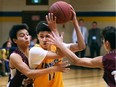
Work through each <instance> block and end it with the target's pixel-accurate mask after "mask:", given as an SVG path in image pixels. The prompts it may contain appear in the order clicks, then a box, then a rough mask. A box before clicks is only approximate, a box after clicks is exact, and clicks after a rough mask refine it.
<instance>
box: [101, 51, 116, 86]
mask: <svg viewBox="0 0 116 87" xmlns="http://www.w3.org/2000/svg"><path fill="white" fill-rule="evenodd" d="M103 66H104V75H103V78H104V80H105V81H106V83H107V84H108V86H110V87H116V84H115V80H114V76H113V75H112V74H111V73H112V71H114V70H116V52H115V51H111V52H109V53H108V54H106V55H105V56H103Z"/></svg>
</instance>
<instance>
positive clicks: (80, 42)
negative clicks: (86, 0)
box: [70, 5, 85, 52]
mask: <svg viewBox="0 0 116 87" xmlns="http://www.w3.org/2000/svg"><path fill="white" fill-rule="evenodd" d="M70 7H71V8H72V13H73V15H74V17H73V19H72V23H73V25H74V29H75V31H76V35H77V39H78V42H77V44H73V45H72V46H71V47H70V49H71V50H72V51H74V52H75V51H81V50H83V49H85V42H84V39H83V36H82V33H81V31H80V27H79V24H78V21H77V18H76V13H75V10H74V8H73V7H72V6H71V5H70Z"/></svg>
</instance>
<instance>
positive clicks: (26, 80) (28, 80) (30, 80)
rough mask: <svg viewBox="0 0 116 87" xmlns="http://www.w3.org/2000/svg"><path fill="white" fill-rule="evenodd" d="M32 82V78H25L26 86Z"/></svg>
mask: <svg viewBox="0 0 116 87" xmlns="http://www.w3.org/2000/svg"><path fill="white" fill-rule="evenodd" d="M32 83H33V80H32V79H30V78H27V79H24V80H23V84H24V85H25V87H27V85H29V84H32Z"/></svg>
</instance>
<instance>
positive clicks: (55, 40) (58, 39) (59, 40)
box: [47, 32, 64, 48]
mask: <svg viewBox="0 0 116 87" xmlns="http://www.w3.org/2000/svg"><path fill="white" fill-rule="evenodd" d="M48 35H49V37H50V38H48V39H47V43H48V44H51V45H55V46H56V47H58V48H59V46H61V44H63V35H64V33H61V35H60V36H59V35H56V34H55V33H54V32H52V35H51V34H48Z"/></svg>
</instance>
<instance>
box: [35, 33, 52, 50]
mask: <svg viewBox="0 0 116 87" xmlns="http://www.w3.org/2000/svg"><path fill="white" fill-rule="evenodd" d="M48 34H51V32H48V31H42V32H39V34H38V35H37V37H38V40H39V44H40V46H41V47H42V48H43V49H45V50H48V48H49V44H47V38H50V37H49V35H48Z"/></svg>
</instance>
